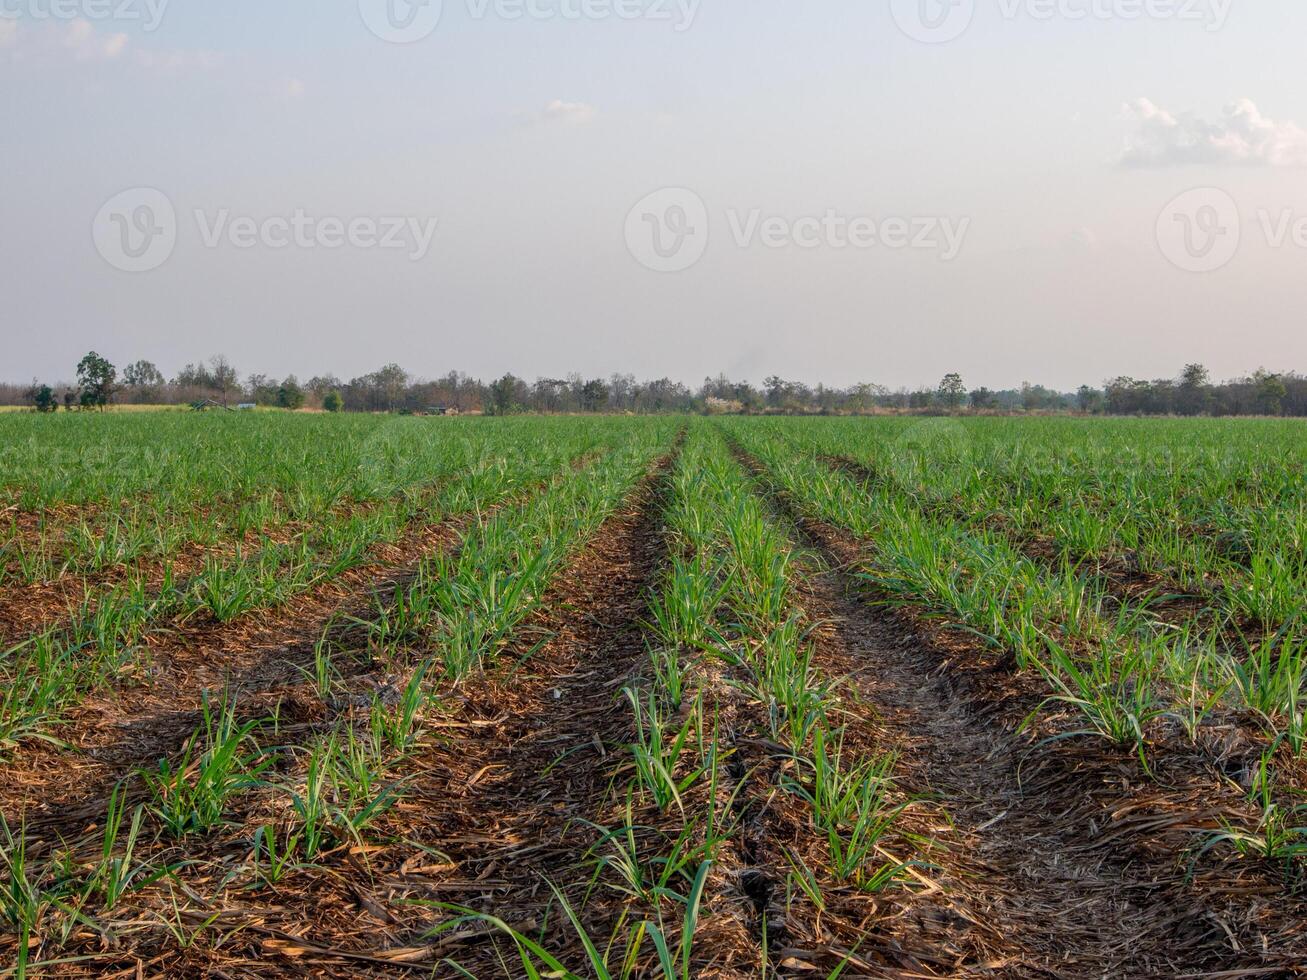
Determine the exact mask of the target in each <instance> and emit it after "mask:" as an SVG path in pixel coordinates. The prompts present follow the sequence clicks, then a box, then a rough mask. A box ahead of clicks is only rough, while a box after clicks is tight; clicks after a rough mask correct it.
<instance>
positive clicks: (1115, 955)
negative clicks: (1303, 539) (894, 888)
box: [739, 454, 1307, 978]
mask: <svg viewBox="0 0 1307 980" xmlns="http://www.w3.org/2000/svg"><path fill="white" fill-rule="evenodd" d="M739 456H740V458H741V460H742V461H743V462H745V463H746V465H747V466H748V467H749V468H750V469H751V470H752V471H753V472H754V473H755V475H759V476H761V477H762V478H763V479H764V480H765V474H763V472H762V470H761V469H760V467H759V466H758V465H757V464H756V462H755V461H753V460H752V459H750V458H748V457H747V456H744V455H743V454H739ZM772 499H773V501H774V502H775V503H776V505H777V506H778V508H779V509H780V510H781V511H782V512H784V513H785V514H786V516H787V517H789V518H790V519H792V520H794V521H795V522H796V523H797V525H798V526H799V527H800V528H801V529H802V533H803V536H804V538H805V540H806V543H807V544H808V545H809V546H810V547H811V548H813V550H814V551H815V552H816V553H817V554H819V555H820V556H822V558H823V559H824V560H825V561H826V562H827V563H828V564H829V565H830V566H832V567H833V568H834V569H835V571H833V572H831V573H829V574H828V575H826V576H821V577H814V578H812V579H810V580H808V581H807V583H806V588H807V589H808V600H807V601H808V603H809V608H810V611H811V612H812V613H813V615H814V616H817V617H820V618H821V619H822V620H824V621H825V625H824V626H823V628H822V629H821V630H820V631H819V633H818V648H819V651H820V658H821V662H822V664H823V666H824V667H826V668H827V669H838V668H841V667H843V668H844V670H845V671H846V672H847V674H848V676H849V678H850V680H851V682H852V683H854V684H855V685H856V687H857V690H858V691H859V692H860V693H861V694H862V696H863V697H864V698H865V699H866V701H867V703H868V704H869V705H870V706H872V707H873V709H874V712H875V714H876V716H877V717H878V718H879V720H880V723H881V725H882V726H883V728H884V731H885V734H886V736H887V738H888V740H889V742H888V744H890V745H893V746H895V747H897V749H898V750H899V751H900V752H901V758H900V761H899V764H898V766H897V767H896V772H898V773H899V774H900V779H901V780H902V781H903V784H904V785H905V787H906V788H908V789H910V790H911V791H912V792H914V793H916V794H919V795H920V796H921V797H922V799H923V804H921V806H922V807H924V813H925V814H927V815H928V819H929V821H930V822H933V824H934V827H935V833H934V834H933V836H934V838H935V839H936V840H938V841H939V842H940V843H942V844H943V845H944V847H945V848H946V850H945V851H944V853H943V854H939V853H933V854H931V859H932V860H933V861H934V862H935V863H936V865H937V869H936V870H935V871H933V872H932V871H928V872H927V874H928V875H931V877H932V879H937V880H938V881H940V882H941V883H942V884H943V885H944V887H945V888H946V890H947V893H948V895H949V896H950V901H949V902H948V903H947V904H948V905H949V906H950V907H949V908H948V909H947V911H946V912H942V911H941V910H940V908H939V907H938V902H937V901H935V902H929V903H927V904H926V906H925V908H924V909H922V908H920V907H914V905H913V903H912V902H907V903H905V904H904V906H903V910H902V913H901V914H900V915H898V916H895V917H892V918H889V919H888V920H880V921H878V922H877V923H875V925H874V927H873V928H874V934H875V935H877V936H880V937H883V938H885V939H888V940H891V941H892V942H898V943H900V944H901V945H902V947H903V949H904V954H903V955H901V956H900V957H899V958H898V959H897V961H894V960H887V961H886V973H885V974H884V975H887V976H905V977H906V976H914V977H918V976H986V975H989V976H1003V977H1027V976H1029V977H1086V978H1090V977H1109V976H1110V977H1117V976H1128V977H1145V976H1147V977H1153V976H1180V975H1199V976H1214V975H1228V976H1249V977H1252V976H1286V975H1293V971H1294V969H1295V968H1297V967H1299V966H1302V965H1303V964H1304V963H1307V935H1304V932H1303V921H1304V918H1303V916H1304V914H1307V906H1305V905H1304V903H1303V902H1302V901H1301V900H1299V899H1297V898H1293V897H1291V893H1290V891H1289V889H1288V888H1287V887H1286V883H1285V881H1284V880H1283V879H1282V878H1281V876H1280V875H1279V874H1278V873H1277V870H1276V869H1275V868H1271V867H1266V866H1261V865H1256V864H1253V863H1240V862H1237V861H1235V860H1233V859H1230V860H1225V861H1222V860H1219V859H1218V858H1217V856H1216V854H1215V853H1213V854H1211V855H1209V856H1208V857H1207V858H1206V859H1204V860H1203V861H1200V862H1198V864H1197V866H1196V870H1197V873H1196V876H1195V878H1194V880H1193V881H1189V880H1187V879H1188V874H1189V872H1190V870H1191V869H1190V862H1189V858H1188V855H1189V853H1190V849H1191V848H1192V847H1194V845H1196V844H1199V843H1201V840H1202V838H1201V836H1196V835H1200V834H1202V833H1203V832H1204V831H1210V830H1213V829H1216V828H1217V827H1219V825H1220V820H1221V819H1222V818H1228V819H1231V820H1234V821H1236V822H1239V823H1244V822H1245V821H1246V820H1247V812H1246V806H1245V805H1244V799H1243V795H1242V794H1241V793H1240V792H1239V791H1238V789H1237V787H1234V786H1232V785H1231V783H1230V781H1229V780H1228V779H1223V778H1220V777H1219V776H1217V775H1216V774H1214V773H1213V772H1212V770H1211V767H1210V766H1209V765H1208V764H1207V759H1206V758H1205V757H1203V756H1202V755H1201V754H1200V753H1198V752H1196V751H1194V750H1191V749H1188V748H1187V746H1180V745H1168V746H1166V747H1165V749H1163V748H1162V747H1160V746H1154V747H1153V750H1154V754H1155V755H1156V756H1157V759H1156V760H1155V762H1154V777H1155V778H1154V779H1153V780H1151V781H1150V780H1149V779H1148V778H1147V777H1146V776H1145V775H1144V773H1143V772H1142V771H1141V767H1140V766H1139V763H1138V761H1137V759H1135V758H1134V757H1133V756H1131V755H1129V754H1128V753H1126V752H1125V751H1118V750H1116V749H1114V748H1113V747H1111V746H1108V745H1106V744H1105V743H1102V742H1101V741H1098V740H1090V739H1079V738H1077V739H1067V740H1064V741H1059V742H1056V743H1049V744H1038V740H1039V739H1040V738H1041V737H1047V736H1050V735H1053V734H1056V733H1057V732H1058V731H1068V730H1070V727H1071V725H1073V724H1074V720H1073V719H1067V718H1064V717H1059V716H1058V715H1057V714H1056V713H1052V714H1045V715H1044V716H1043V717H1041V719H1040V721H1039V723H1038V724H1037V726H1036V727H1035V729H1034V731H1035V733H1036V734H1021V733H1020V732H1019V731H1018V729H1019V728H1020V726H1021V724H1022V722H1023V721H1024V720H1025V719H1026V718H1027V717H1028V716H1029V714H1030V713H1031V712H1032V711H1033V710H1034V709H1035V708H1037V707H1038V705H1039V704H1040V701H1041V694H1042V692H1041V691H1040V689H1039V685H1038V684H1037V683H1036V682H1035V681H1034V679H1032V678H1029V677H1025V676H1014V675H1012V674H1010V673H1009V672H1008V670H1007V669H1006V664H1004V663H1003V662H1002V661H1001V659H1000V658H996V657H995V656H994V655H993V654H992V653H991V652H988V651H986V650H984V649H983V648H981V647H980V646H979V645H978V644H976V643H974V642H972V641H970V640H967V639H965V638H963V637H962V636H961V635H960V634H956V633H949V632H946V631H944V630H942V629H941V628H940V627H939V624H938V623H936V622H932V621H928V620H924V619H921V618H917V617H913V616H912V615H910V614H902V615H900V614H891V613H887V612H881V611H880V610H879V608H878V606H877V602H878V600H879V599H880V597H878V596H876V595H875V594H874V593H871V592H869V591H868V590H867V589H866V588H865V587H863V586H861V585H860V584H859V583H857V582H856V581H855V580H854V579H853V577H852V576H851V575H850V574H849V572H848V569H851V568H854V567H856V566H857V564H858V562H859V558H860V556H861V554H862V551H863V549H864V548H865V547H867V545H866V544H864V543H860V542H857V541H855V540H853V539H852V538H851V537H850V536H848V535H846V534H844V533H843V532H840V531H838V530H836V529H834V528H832V527H829V526H827V525H823V524H820V523H816V522H812V521H808V520H806V519H803V518H801V517H799V516H798V515H797V512H796V511H795V510H794V509H793V508H791V507H789V506H788V505H787V503H786V501H785V499H784V497H783V495H780V494H776V495H773V496H772ZM923 939H928V940H929V942H928V943H927V944H926V945H929V946H933V947H935V950H936V956H935V957H934V960H933V961H923V960H922V959H920V958H919V957H916V956H913V955H911V954H910V953H909V952H908V951H910V950H912V949H913V947H914V946H916V947H921V946H922V945H923V942H922V940H923ZM941 950H951V951H952V952H953V953H954V956H955V959H954V962H953V963H952V964H949V965H947V966H945V965H944V964H943V963H941V962H940V959H941V957H940V956H939V955H938V953H939V951H941ZM1220 971H1237V972H1233V973H1221V972H1220Z"/></svg>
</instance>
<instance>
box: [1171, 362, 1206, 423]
mask: <svg viewBox="0 0 1307 980" xmlns="http://www.w3.org/2000/svg"><path fill="white" fill-rule="evenodd" d="M1211 398H1212V392H1211V375H1210V374H1208V372H1207V368H1205V367H1203V366H1202V365H1201V364H1186V365H1185V369H1184V370H1183V371H1181V372H1180V386H1179V389H1178V391H1177V392H1176V409H1177V410H1178V411H1179V413H1180V414H1181V415H1201V414H1203V413H1204V412H1206V411H1207V410H1208V409H1209V408H1210V407H1211V404H1210V403H1211Z"/></svg>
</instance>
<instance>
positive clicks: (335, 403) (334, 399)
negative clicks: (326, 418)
mask: <svg viewBox="0 0 1307 980" xmlns="http://www.w3.org/2000/svg"><path fill="white" fill-rule="evenodd" d="M344 407H345V400H344V399H343V398H341V397H340V392H339V391H329V392H327V393H326V394H325V395H323V396H322V408H323V410H324V411H327V412H339V411H340V410H341V409H342V408H344Z"/></svg>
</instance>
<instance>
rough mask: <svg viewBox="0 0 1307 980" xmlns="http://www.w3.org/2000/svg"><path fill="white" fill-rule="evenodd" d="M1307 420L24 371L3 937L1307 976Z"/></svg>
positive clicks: (17, 448) (442, 962) (6, 418)
mask: <svg viewBox="0 0 1307 980" xmlns="http://www.w3.org/2000/svg"><path fill="white" fill-rule="evenodd" d="M1305 467H1307V428H1304V427H1303V425H1302V424H1301V423H1299V422H1293V421H1283V422H1281V421H1258V420H1242V421H1218V420H1195V421H1177V420H1150V421H1130V420H1113V419H1097V420H1079V419H1069V418H1062V419H1053V418H1047V419H1038V418H1032V419H984V418H981V419H975V418H972V419H951V418H934V419H924V418H917V419H914V418H861V419H855V418H806V419H789V418H785V419H782V418H776V419H751V418H721V419H708V418H689V419H682V418H634V417H631V418H602V417H600V418H588V419H572V418H508V419H481V418H454V419H444V418H442V419H423V418H394V417H383V416H363V415H358V416H328V415H322V416H312V415H290V414H286V415H278V414H249V415H232V414H223V413H219V414H203V415H201V414H197V413H157V414H156V413H140V414H107V415H94V414H90V413H86V414H76V415H58V416H35V415H25V414H5V415H0V772H3V774H4V779H2V780H0V977H10V976H17V977H123V978H128V977H165V976H166V977H221V978H228V977H231V978H236V977H282V976H308V977H355V976H427V977H480V978H492V977H514V978H516V977H584V978H601V980H602V978H610V977H611V978H619V977H620V978H626V977H632V978H634V977H656V978H660V980H671V978H681V980H690V978H699V977H769V976H777V977H783V976H795V977H800V976H803V977H807V976H812V977H822V978H833V977H855V976H858V977H902V978H908V977H912V978H922V977H986V976H988V977H1041V978H1058V977H1085V978H1090V977H1093V978H1100V977H1163V976H1166V977H1172V976H1174V977H1179V976H1188V977H1231V978H1233V977H1239V978H1243V977H1287V976H1300V975H1305V974H1307V797H1304V796H1303V792H1304V790H1307V770H1305V768H1304V764H1303V763H1304V758H1307V708H1305V706H1304V705H1303V704H1302V701H1303V698H1304V695H1305V694H1307V691H1304V680H1305V678H1307V608H1305V607H1307V599H1305V597H1307V472H1305Z"/></svg>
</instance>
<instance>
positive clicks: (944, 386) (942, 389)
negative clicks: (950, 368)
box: [937, 373, 967, 409]
mask: <svg viewBox="0 0 1307 980" xmlns="http://www.w3.org/2000/svg"><path fill="white" fill-rule="evenodd" d="M937 394H938V396H939V400H940V403H941V404H943V405H945V406H946V407H948V408H950V409H956V408H957V407H958V406H959V405H961V404H962V400H963V399H964V398H966V397H967V386H966V385H964V384H963V383H962V375H960V374H956V373H955V374H946V375H944V378H943V380H942V381H940V383H939V390H938V392H937Z"/></svg>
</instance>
